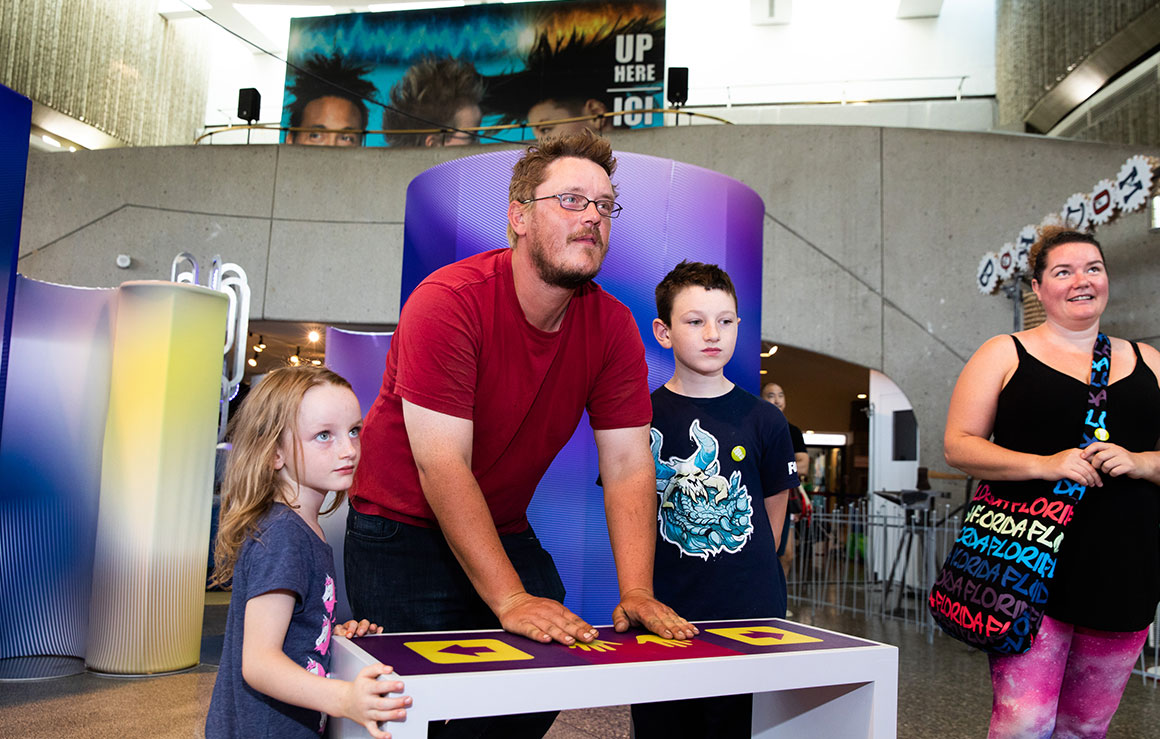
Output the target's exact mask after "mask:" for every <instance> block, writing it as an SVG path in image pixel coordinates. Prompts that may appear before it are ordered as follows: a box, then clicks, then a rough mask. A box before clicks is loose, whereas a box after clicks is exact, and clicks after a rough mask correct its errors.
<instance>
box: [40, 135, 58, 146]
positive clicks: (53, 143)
mask: <svg viewBox="0 0 1160 739" xmlns="http://www.w3.org/2000/svg"><path fill="white" fill-rule="evenodd" d="M40 138H41V139H42V140H43V141H44V143H46V144H48V145H49V146H55V147H57V148H60V142H59V141H57V140H56V139H54V138H53V137H51V136H49V135H48V134H47V133H46V134H43V135H42V136H41V137H40Z"/></svg>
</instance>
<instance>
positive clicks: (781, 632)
mask: <svg viewBox="0 0 1160 739" xmlns="http://www.w3.org/2000/svg"><path fill="white" fill-rule="evenodd" d="M706 631H708V632H709V633H710V634H716V635H717V636H723V637H725V638H726V639H732V640H733V641H739V642H742V643H744V644H753V645H754V646H758V647H772V646H775V645H778V644H808V643H809V642H818V641H821V639H817V638H815V637H812V636H806V635H805V634H795V633H794V632H792V631H786V630H785V629H779V628H777V627H774V626H742V627H740V628H731V629H706ZM756 634H769V636H755V635H756Z"/></svg>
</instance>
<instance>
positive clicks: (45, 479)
mask: <svg viewBox="0 0 1160 739" xmlns="http://www.w3.org/2000/svg"><path fill="white" fill-rule="evenodd" d="M116 300H117V291H116V290H115V289H96V288H77V287H69V286H67V285H54V284H52V283H48V282H37V281H36V280H30V279H28V278H26V277H23V276H17V278H16V300H15V304H14V305H15V308H14V311H13V321H12V353H11V357H10V359H9V367H8V391H9V392H8V402H7V403H6V404H5V407H4V416H3V422H4V423H3V425H4V431H5V433H4V436H3V437H2V439H0V480H3V483H2V484H0V592H4V593H6V596H5V597H4V598H0V623H3V624H5V625H6V626H5V628H3V629H0V634H2V635H3V636H2V637H0V659H5V658H13V657H26V656H32V655H60V656H70V657H76V658H83V657H84V656H85V635H86V633H87V631H88V622H89V594H90V591H91V582H92V574H93V548H94V546H95V543H96V537H97V510H98V505H99V504H98V502H99V500H100V491H101V454H102V449H103V447H104V436H105V416H106V413H107V411H108V407H109V384H110V377H111V374H110V367H111V363H112V326H113V320H114V318H115V312H116ZM31 624H39V626H38V627H36V628H25V627H24V626H28V625H31ZM20 625H24V626H20ZM10 627H13V628H10Z"/></svg>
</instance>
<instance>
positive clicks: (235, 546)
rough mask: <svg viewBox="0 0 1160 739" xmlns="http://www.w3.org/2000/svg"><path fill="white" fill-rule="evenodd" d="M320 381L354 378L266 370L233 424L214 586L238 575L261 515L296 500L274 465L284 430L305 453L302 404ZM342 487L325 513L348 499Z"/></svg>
mask: <svg viewBox="0 0 1160 739" xmlns="http://www.w3.org/2000/svg"><path fill="white" fill-rule="evenodd" d="M318 385H337V386H339V387H344V388H346V389H348V390H350V389H351V387H350V383H349V382H347V381H346V380H345V379H343V378H342V377H341V376H340V375H338V374H335V373H334V372H332V371H330V370H329V369H327V368H326V367H315V366H313V365H310V366H303V367H283V368H281V369H276V370H274V371H273V372H271V373H270V374H268V375H266V377H265V378H263V379H262V381H261V382H259V383H258V385H257V387H255V388H254V389H253V390H252V391H251V392H250V394H249V395H248V396H246V399H245V400H244V401H242V408H241V410H240V411H239V412H238V415H237V416H235V417H234V419H233V421H231V423H230V435H231V442H232V444H233V449H232V450H231V451H230V455H229V459H228V460H227V462H226V473H225V477H224V478H223V480H222V487H221V513H220V515H219V517H218V534H217V541H216V543H215V544H214V571H213V578H212V579H211V581H210V584H211V585H224V584H225V583H227V582H229V580H230V579H231V578H232V577H233V574H234V565H235V564H236V563H237V561H238V554H239V553H240V552H241V549H242V544H243V543H245V541H246V539H247V538H248V537H250V536H252V535H253V534H254V532H255V531H256V530H257V525H258V521H259V519H261V518H262V516H264V515H265V514H266V512H267V511H269V510H270V507H271V506H273V505H274V504H275V503H277V502H283V501H290V500H293V499H294V497H296V496H294V495H293V494H290V495H287V493H290V492H291V491H288V490H286V485H285V483H284V482H282V481H281V480H280V478H279V476H278V472H277V470H275V469H274V457H275V455H276V454H277V452H278V443H279V442H280V441H281V439H282V434H283V432H284V431H287V430H289V431H290V437H291V438H292V439H293V440H294V449H293V454H294V457H295V458H296V459H297V458H300V457H301V455H302V450H301V443H300V442H299V441H298V408H299V406H301V405H302V397H303V396H304V395H306V391H307V390H309V389H310V388H312V387H316V386H318ZM345 497H346V492H345V491H341V490H340V491H338V492H337V494H336V497H335V499H334V501H333V502H332V503H331V505H330V506H328V507H327V508H325V509H324V510H323V511H321V512H322V513H330V512H331V511H333V510H335V509H336V508H337V507H338V506H339V505H340V504H341V503H342V501H343V500H344V499H345Z"/></svg>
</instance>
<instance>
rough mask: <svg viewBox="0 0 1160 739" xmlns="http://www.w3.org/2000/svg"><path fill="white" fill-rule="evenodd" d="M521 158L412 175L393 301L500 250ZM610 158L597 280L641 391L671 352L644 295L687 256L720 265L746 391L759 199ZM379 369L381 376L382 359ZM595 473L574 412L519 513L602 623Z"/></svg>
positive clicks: (712, 180)
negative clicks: (618, 314)
mask: <svg viewBox="0 0 1160 739" xmlns="http://www.w3.org/2000/svg"><path fill="white" fill-rule="evenodd" d="M520 156H521V152H519V151H502V152H493V153H486V154H478V155H476V156H471V157H467V158H464V159H458V160H455V161H452V162H446V163H444V164H441V165H439V166H437V167H434V168H432V169H430V170H428V171H426V172H424V173H422V174H420V175H419V176H418V177H416V178H415V179H414V180H413V181H412V182H411V184H410V186H409V187H408V188H407V209H406V219H405V221H404V228H403V275H402V300H403V301H406V299H407V296H408V295H410V294H411V291H412V290H413V289H414V288H415V286H416V285H418V284H419V282H420V281H422V279H423V278H424V277H426V276H427V275H428V274H430V273H431V272H432V271H433V270H435V269H437V268H438V267H441V266H443V265H445V264H449V263H450V262H453V261H455V260H457V259H461V258H463V257H466V256H469V255H471V254H477V253H479V252H482V251H486V250H488V249H495V248H498V247H503V246H507V237H506V228H507V217H506V212H507V203H508V196H507V191H508V183H509V181H510V180H511V168H512V165H513V164H514V163H515V162H516V160H517V159H519V157H520ZM616 157H617V162H618V166H617V171H616V175H615V177H614V178H613V180H614V182H615V183H616V184H617V186H618V189H619V193H620V194H619V197H618V198H617V201H618V202H619V203H621V204H622V205H623V206H624V211H623V213H622V214H621V216H620V218H618V219H616V220H615V221H613V223H612V233H611V236H610V238H609V251H608V257H607V259H606V260H605V262H604V268H603V269H602V270H601V272H600V276H599V277H598V278H597V281H598V282H599V283H600V284H601V285H602V286H603V287H604V288H605V289H606V290H608V291H609V292H610V293H612V294H613V295H615V296H616V297H617V298H619V299H620V300H621V302H623V303H624V304H625V305H627V306H628V307H629V309H630V310H632V313H633V316H634V317H635V319H636V323H637V326H638V328H639V329H640V332H641V336H642V338H643V339H644V344H645V352H646V357H647V359H648V363H649V382H650V386H651V387H653V388H655V387H657V386H658V385H660V384H662V383H663V382H665V381H666V380H667V379H668V378H669V377H670V376H672V372H673V358H672V354H671V353H670V352H667V351H664V350H662V349H661V348H660V346H659V345H658V344H657V343H656V340H655V339H653V336H652V328H651V326H652V321H653V318H655V317H656V308H655V303H654V298H653V290H654V288H655V287H656V284H657V283H658V282H660V280H661V278H662V277H664V275H665V274H666V273H667V272H668V271H669V270H670V269H672V268H673V267H674V266H675V265H676V264H677V263H678V262H680V261H681V260H682V259H689V260H695V261H701V262H713V263H716V264H719V265H721V266H722V267H723V268H725V269H726V270H727V271H728V272H729V274H730V276H731V277H732V278H733V281H734V283H735V284H736V287H737V292H738V298H739V314H740V315H741V316H742V318H743V320H742V321H741V323H740V324H739V331H740V333H739V336H738V339H737V351H736V353H735V354H734V357H733V360H732V361H731V362H730V363H729V366H728V367H727V368H726V374H727V375H728V376H729V377H730V379H732V380H733V381H734V382H736V383H737V384H739V385H741V386H742V387H744V388H746V389H748V390H750V391H751V392H754V393H756V392H757V391H758V381H759V364H760V358H759V356H758V355H759V353H760V351H761V331H760V328H761V267H762V263H761V260H762V218H763V215H764V209H765V208H764V204H763V203H762V200H761V198H760V197H759V196H758V195H757V193H756V192H754V191H753V190H752V189H750V188H749V187H747V186H745V185H743V184H742V183H740V182H738V181H737V180H734V179H732V178H729V177H726V176H724V175H722V174H719V173H717V172H712V171H710V170H707V169H702V168H700V167H694V166H692V165H689V164H683V163H681V162H674V161H671V160H668V159H660V158H657V157H650V156H645V155H642V154H629V153H619V154H617V155H616ZM328 354H329V347H328ZM378 372H379V374H380V376H381V373H382V363H381V362H380V363H379V365H378ZM376 391H377V388H376ZM596 475H597V464H596V446H595V443H594V442H593V440H592V431H591V430H590V428H589V426H588V422H587V420H586V419H585V420H583V421H581V423H580V426H579V428H578V429H577V432H576V434H574V435H573V437H572V439H571V441H569V442H568V444H567V446H566V447H565V448H564V450H563V451H562V452H561V454H560V455H559V456H558V457H557V458H556V461H555V462H554V463H553V465H552V466H551V468H550V469H549V470H548V473H547V474H546V475H545V476H544V479H543V481H542V482H541V484H540V486H539V488H538V489H537V492H536V496H535V499H534V501H533V503H532V507H531V509H530V510H529V517H530V518H531V521H532V526H533V527H534V528H535V529H536V532H537V533H538V534H539V537H540V539H541V540H542V541H543V542H544V545H545V546H546V547H547V548H548V550H549V551H551V552H552V554H553V556H554V557H555V559H556V563H557V565H558V566H559V568H560V574H561V576H562V577H563V579H564V584H565V586H566V587H567V588H568V597H567V600H566V603H567V604H568V606H569V607H570V608H572V609H573V610H575V611H576V612H577V613H579V614H580V615H581V616H583V617H584V618H585V619H587V620H589V621H591V622H592V623H598V624H604V623H609V622H610V620H611V614H612V609H613V607H615V605H616V603H617V601H618V590H617V586H616V574H615V568H614V566H613V562H612V552H611V550H610V549H609V546H608V531H607V527H606V525H605V521H604V502H603V495H602V491H601V490H600V488H599V487H597V486H596V484H595V480H596Z"/></svg>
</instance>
